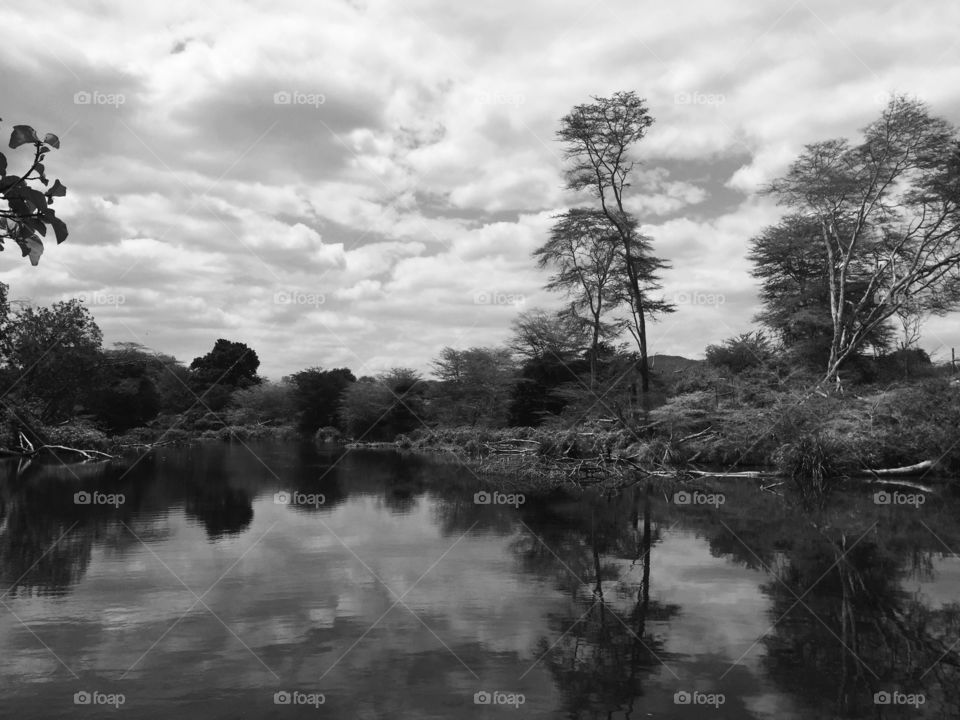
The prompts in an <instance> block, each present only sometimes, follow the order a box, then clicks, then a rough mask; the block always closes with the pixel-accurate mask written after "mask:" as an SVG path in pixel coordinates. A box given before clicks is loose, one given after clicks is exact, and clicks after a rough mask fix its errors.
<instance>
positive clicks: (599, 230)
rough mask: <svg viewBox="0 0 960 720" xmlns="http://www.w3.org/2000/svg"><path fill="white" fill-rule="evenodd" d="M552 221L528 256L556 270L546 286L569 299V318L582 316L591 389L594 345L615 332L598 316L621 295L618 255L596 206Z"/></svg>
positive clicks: (611, 229)
mask: <svg viewBox="0 0 960 720" xmlns="http://www.w3.org/2000/svg"><path fill="white" fill-rule="evenodd" d="M554 220H555V222H554V224H553V228H552V229H551V231H550V239H549V240H548V241H547V242H546V243H545V244H544V245H542V246H541V247H539V248H537V250H535V251H534V253H533V255H534V257H535V258H537V264H538V265H539V266H540V267H541V268H545V267H547V266H548V265H549V266H553V267H554V268H556V272H555V273H554V274H553V275H551V276H550V279H549V281H548V282H547V285H546V288H547V289H548V290H558V291H561V292H566V293H567V295H568V296H570V297H571V298H572V303H571V305H570V312H571V314H572V316H573V317H574V318H577V319H581V318H582V320H583V321H584V322H585V323H586V324H588V325H589V327H590V387H591V388H595V387H596V385H597V370H598V365H599V356H600V343H601V342H602V341H603V340H606V339H609V338H611V337H613V336H614V335H615V334H616V332H617V330H618V327H617V325H615V324H613V323H607V322H604V320H603V317H604V315H605V314H606V313H607V312H608V311H610V310H612V309H614V308H615V307H616V306H617V305H619V304H620V303H621V301H622V299H623V297H622V293H621V292H620V287H618V285H617V282H618V281H619V280H620V277H619V274H618V272H617V270H618V268H617V263H618V261H619V260H620V258H621V253H620V252H619V245H618V242H617V240H618V236H617V234H616V229H615V228H614V227H613V226H612V225H611V223H610V220H609V219H608V218H607V216H606V215H604V214H603V213H602V212H601V211H599V210H594V209H590V208H574V209H572V210H568V211H567V212H565V213H563V214H562V215H557V216H556V217H555V218H554ZM585 315H587V316H588V317H585Z"/></svg>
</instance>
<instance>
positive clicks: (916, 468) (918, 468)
mask: <svg viewBox="0 0 960 720" xmlns="http://www.w3.org/2000/svg"><path fill="white" fill-rule="evenodd" d="M932 467H933V460H924V461H923V462H918V463H916V464H915V465H906V466H904V467H898V468H884V469H880V470H867V473H866V474H867V475H870V476H873V475H916V474H918V473H922V472H923V471H925V470H930V469H931V468H932Z"/></svg>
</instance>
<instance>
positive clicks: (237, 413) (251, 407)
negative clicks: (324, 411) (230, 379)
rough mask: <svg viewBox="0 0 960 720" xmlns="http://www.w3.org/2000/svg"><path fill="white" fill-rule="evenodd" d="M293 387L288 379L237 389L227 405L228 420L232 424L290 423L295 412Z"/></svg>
mask: <svg viewBox="0 0 960 720" xmlns="http://www.w3.org/2000/svg"><path fill="white" fill-rule="evenodd" d="M294 390H295V388H294V386H293V384H292V383H289V382H287V381H286V380H284V381H283V382H279V383H272V382H262V383H260V384H259V385H251V386H250V387H248V388H242V389H240V390H234V391H233V394H232V395H230V402H229V403H228V405H227V413H226V419H227V422H228V423H229V424H231V425H252V424H269V423H279V424H281V425H283V424H287V423H289V422H290V421H291V420H292V418H293V417H294V415H295V413H296V402H295V399H294Z"/></svg>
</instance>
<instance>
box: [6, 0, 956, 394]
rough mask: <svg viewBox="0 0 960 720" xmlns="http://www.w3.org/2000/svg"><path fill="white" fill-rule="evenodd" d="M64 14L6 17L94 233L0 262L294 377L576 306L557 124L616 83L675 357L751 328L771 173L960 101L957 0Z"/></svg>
mask: <svg viewBox="0 0 960 720" xmlns="http://www.w3.org/2000/svg"><path fill="white" fill-rule="evenodd" d="M45 8H47V12H45V13H44V22H43V23H37V22H35V19H34V14H33V11H32V9H30V8H29V7H27V6H25V5H23V4H19V5H18V4H9V3H8V4H5V5H3V6H2V7H0V23H2V25H3V27H6V28H11V29H14V28H15V29H16V31H15V32H13V31H11V32H9V33H7V34H5V38H4V43H3V44H2V45H0V62H2V63H3V67H4V68H5V72H4V73H3V74H0V94H2V96H3V97H5V98H7V99H8V104H7V106H6V107H5V108H4V113H3V120H4V126H3V127H6V128H7V129H8V130H9V125H11V124H14V123H29V124H32V125H34V126H35V127H37V129H38V130H40V131H41V132H57V133H58V134H59V135H60V136H61V138H62V141H63V146H62V149H61V150H59V151H58V152H56V153H53V154H51V156H50V157H49V158H48V162H47V168H48V173H49V174H51V176H54V177H59V178H61V180H62V181H63V182H64V184H66V185H67V186H68V188H69V193H68V196H67V197H66V198H64V199H63V201H62V202H61V203H58V205H59V207H60V214H61V216H62V217H64V218H66V219H67V220H68V222H69V224H70V228H71V236H70V239H69V240H68V242H67V243H65V244H64V245H62V246H59V247H57V248H50V250H49V252H47V253H46V254H45V255H44V258H43V261H42V262H41V265H40V266H39V267H38V268H32V267H29V266H28V265H27V264H26V263H22V262H17V258H16V257H15V253H13V252H9V253H6V254H4V255H3V256H0V279H2V280H3V281H4V282H7V283H9V284H10V285H11V294H12V296H13V297H18V298H32V300H33V301H35V302H37V303H41V304H46V303H49V302H53V301H55V300H58V299H62V298H65V297H72V296H83V297H84V298H86V299H88V301H89V302H90V305H91V308H92V310H93V312H94V314H95V316H96V318H97V321H98V322H99V323H100V325H101V327H102V328H103V330H104V334H105V339H106V341H107V342H114V341H125V340H133V339H136V340H139V341H141V342H145V343H146V344H148V345H152V346H154V347H156V348H158V349H161V350H164V351H168V352H171V353H174V354H176V355H177V356H178V357H180V358H182V359H184V360H186V361H189V360H190V359H192V358H193V357H195V356H197V355H199V354H202V353H203V352H206V351H207V350H208V349H209V347H211V346H212V344H213V342H214V340H216V338H217V337H221V336H226V337H230V338H231V339H235V340H241V341H244V342H248V343H249V344H251V345H252V346H253V347H254V348H255V349H256V350H257V352H258V354H259V355H260V357H261V359H262V362H263V367H262V369H263V371H264V373H266V374H267V375H270V376H274V377H278V376H280V375H283V374H287V373H289V372H292V371H295V370H297V369H299V368H302V367H306V366H309V365H324V366H335V365H344V364H348V365H350V366H351V367H354V368H359V367H361V366H362V367H363V368H364V372H376V371H379V370H382V369H385V368H387V367H390V366H394V365H401V364H406V365H411V366H414V367H419V368H421V369H426V368H427V367H428V364H429V361H430V359H431V358H432V357H434V356H435V354H436V352H437V351H438V350H439V348H440V347H442V346H443V345H457V346H467V345H484V344H492V343H496V342H500V341H502V340H503V339H504V338H505V337H506V335H507V334H508V332H509V325H510V322H511V320H512V319H513V318H514V317H515V316H516V314H517V313H518V312H520V311H521V310H522V309H525V308H528V307H531V306H533V305H546V306H553V307H556V306H559V304H560V303H561V302H563V299H562V298H560V297H557V296H553V295H550V294H548V293H546V292H545V291H543V289H542V285H543V283H544V281H545V279H546V274H545V273H544V272H542V271H540V270H538V269H537V268H536V267H535V265H534V263H533V261H532V259H531V256H530V254H531V252H532V251H533V250H534V249H535V248H536V247H537V246H538V245H539V244H540V243H542V242H543V241H544V240H545V238H546V234H547V232H548V230H549V226H550V217H551V215H553V214H554V213H556V212H560V211H562V210H563V209H565V208H567V207H571V206H573V205H575V204H579V203H581V202H583V197H577V196H573V195H572V194H571V193H569V192H567V191H566V190H565V189H564V181H563V152H562V150H563V149H562V147H560V145H559V143H557V142H556V140H555V132H556V129H557V126H558V123H559V120H560V118H561V117H562V116H563V115H564V114H565V113H567V112H568V111H569V109H570V108H571V107H572V106H573V105H574V104H576V103H581V102H585V101H587V100H588V99H589V97H590V96H591V95H607V94H610V93H612V92H614V91H616V90H620V89H634V90H636V91H637V92H638V93H639V94H640V95H641V96H643V97H645V98H646V99H647V101H648V104H649V106H650V108H651V112H652V113H653V115H654V116H655V118H656V122H655V124H654V125H653V126H652V127H651V128H650V131H649V133H648V136H647V138H646V139H645V140H644V141H643V143H642V144H641V146H640V148H639V152H638V159H639V160H641V161H642V164H639V165H638V166H637V168H636V174H635V176H634V182H633V187H632V192H631V196H630V198H629V199H628V206H629V207H630V209H631V210H633V211H634V212H636V213H637V214H638V216H640V218H641V219H642V221H643V230H644V232H646V233H648V234H649V235H650V236H651V237H653V238H654V241H655V248H656V251H657V253H658V254H659V255H661V256H663V257H664V258H667V259H668V260H670V261H671V262H672V264H673V268H672V269H671V270H670V271H668V272H667V273H665V275H664V293H665V295H667V296H668V298H671V299H677V298H679V299H681V300H684V302H679V303H678V305H679V306H680V307H679V310H678V312H677V313H676V314H674V315H673V316H672V317H670V318H668V319H664V320H663V321H662V322H660V323H657V324H655V325H654V326H653V329H652V331H651V333H652V337H651V341H652V346H653V351H654V352H671V353H673V352H675V353H682V354H686V355H690V356H698V355H700V354H701V353H702V350H703V347H704V345H705V344H706V343H707V342H715V341H719V340H720V339H722V337H723V336H726V335H729V334H733V332H735V331H737V332H738V331H742V330H744V329H746V327H748V326H749V323H750V319H751V317H752V316H753V314H754V313H755V311H756V302H757V300H756V284H755V282H754V280H753V278H751V276H750V275H749V266H748V264H747V261H746V259H745V254H746V251H747V246H748V242H749V239H750V238H751V237H752V236H753V235H755V234H756V233H757V232H759V231H760V230H761V229H762V227H763V226H764V225H765V224H768V223H770V222H773V221H775V220H776V218H777V217H778V216H779V214H780V212H781V209H780V208H777V207H776V206H774V205H772V204H771V203H770V202H768V201H767V200H764V199H758V198H757V190H758V189H760V188H762V187H763V186H764V185H765V184H766V183H768V182H769V181H770V180H772V179H773V178H775V177H776V176H777V175H778V174H780V173H782V172H783V171H784V170H785V169H786V168H787V166H788V165H789V163H790V161H791V160H792V159H793V158H794V157H795V156H796V154H797V153H798V152H799V151H800V150H801V149H802V147H803V145H804V144H806V143H809V142H812V141H815V140H818V139H823V138H828V137H836V136H851V135H854V134H855V133H856V132H857V129H858V128H860V127H862V126H863V125H865V124H866V123H867V122H869V121H870V120H871V119H872V118H873V117H875V116H876V115H877V114H878V113H879V112H880V110H881V108H882V106H883V103H884V99H885V97H886V96H887V94H888V93H890V92H893V91H900V92H909V93H913V94H915V95H917V96H919V97H920V98H922V99H924V100H926V101H927V102H928V103H930V104H931V106H932V108H933V110H934V111H935V112H937V113H938V114H940V115H943V116H945V117H947V118H950V119H953V120H957V118H958V116H960V82H958V79H960V78H958V74H960V70H958V68H960V63H958V62H957V60H958V57H957V56H958V54H960V44H958V43H957V42H956V39H955V32H954V28H955V27H956V26H957V24H958V21H960V6H958V5H957V4H956V3H952V2H949V1H948V0H935V1H933V2H929V3H925V4H923V5H922V6H917V7H914V6H908V5H905V4H903V3H895V2H892V0H891V1H885V2H879V3H877V2H866V1H865V0H860V1H856V2H852V3H847V4H844V5H843V6H837V5H835V4H833V3H828V2H827V1H826V0H804V2H800V3H797V4H795V5H793V6H790V7H789V8H784V7H777V6H773V5H769V6H768V5H764V4H754V5H750V6H741V7H736V8H734V7H730V6H721V5H718V4H716V3H710V2H707V1H706V0H681V3H680V5H679V6H678V5H676V4H673V5H670V6H663V7H647V6H644V7H640V6H638V5H636V4H635V3H631V2H629V1H628V0H610V2H609V3H608V4H607V5H605V6H604V8H603V10H602V12H601V11H599V10H594V9H591V8H587V7H584V6H580V5H576V4H562V3H561V4H559V5H558V4H556V3H551V2H548V1H547V0H532V1H531V2H527V3H522V4H516V3H514V4H510V5H506V4H504V3H496V2H494V3H481V4H473V5H467V6H458V9H457V12H456V13H451V12H449V10H448V8H447V7H446V6H445V5H443V4H442V3H439V2H438V1H437V0H411V2H408V3H403V4H402V6H401V5H398V4H396V3H391V2H387V0H371V1H370V2H366V3H363V4H357V3H341V4H325V5H324V6H323V8H322V9H321V8H319V7H318V6H316V5H315V4H312V3H307V2H294V1H293V0H280V2H275V3H272V4H270V5H269V6H265V5H263V3H260V2H254V1H253V0H250V1H248V2H233V1H231V2H229V3H228V2H227V0H213V1H212V2H209V3H204V4H202V5H198V4H197V3H195V2H188V1H187V0H168V1H167V2H164V3H159V4H152V5H146V6H144V5H137V6H134V5H131V4H129V3H124V2H121V1H120V0H105V2H103V3H100V4H98V5H97V7H96V8H94V7H92V6H85V5H76V4H72V3H66V2H62V1H54V2H52V3H48V4H47V5H46V6H45ZM610 17H616V18H617V26H618V28H622V29H623V30H624V32H623V33H622V34H614V35H611V34H610V33H609V18H610ZM7 154H8V156H9V159H10V161H11V164H12V165H14V163H15V162H16V161H18V160H21V161H22V158H19V157H18V156H17V153H16V152H14V151H10V152H8V153H7ZM698 293H699V294H698ZM707 296H713V299H714V302H713V304H710V303H709V302H707V300H708V299H709V298H707ZM718 296H723V302H722V303H719V302H716V300H717V297H718ZM120 297H122V299H123V301H122V302H117V299H118V298H120ZM111 299H112V300H113V301H114V302H113V303H111V302H109V300H111ZM701 299H703V300H705V301H704V302H700V300H701ZM955 327H956V323H955V322H954V323H953V324H952V325H951V323H950V322H944V323H941V324H937V325H936V328H935V329H936V333H937V338H936V344H937V345H938V346H948V345H951V344H952V345H955V344H958V343H960V336H957V334H956V330H955Z"/></svg>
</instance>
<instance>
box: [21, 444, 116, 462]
mask: <svg viewBox="0 0 960 720" xmlns="http://www.w3.org/2000/svg"><path fill="white" fill-rule="evenodd" d="M41 450H62V451H64V452H72V453H77V454H79V455H83V457H84V458H86V459H87V460H97V459H98V458H96V457H94V456H95V455H99V456H100V459H105V460H113V459H115V457H114V456H113V455H110V454H109V453H105V452H101V451H100V450H83V449H81V448H72V447H67V446H66V445H41V446H40V447H38V448H37V449H36V450H35V451H34V452H33V454H34V455H36V454H37V453H38V452H40V451H41Z"/></svg>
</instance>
